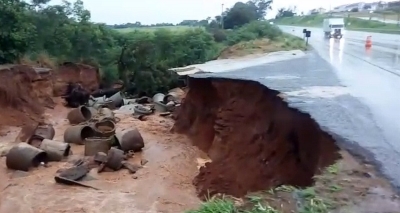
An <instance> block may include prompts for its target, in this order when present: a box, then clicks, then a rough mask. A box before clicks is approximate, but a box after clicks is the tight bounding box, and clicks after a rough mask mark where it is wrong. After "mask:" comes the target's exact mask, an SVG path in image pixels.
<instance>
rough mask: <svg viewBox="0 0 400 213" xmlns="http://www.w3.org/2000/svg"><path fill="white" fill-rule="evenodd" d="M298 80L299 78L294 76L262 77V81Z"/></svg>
mask: <svg viewBox="0 0 400 213" xmlns="http://www.w3.org/2000/svg"><path fill="white" fill-rule="evenodd" d="M297 78H299V77H298V76H293V75H279V76H267V77H262V79H273V80H289V79H297Z"/></svg>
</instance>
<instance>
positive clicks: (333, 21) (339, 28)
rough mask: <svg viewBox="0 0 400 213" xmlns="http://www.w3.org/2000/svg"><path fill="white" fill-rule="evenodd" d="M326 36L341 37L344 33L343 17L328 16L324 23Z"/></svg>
mask: <svg viewBox="0 0 400 213" xmlns="http://www.w3.org/2000/svg"><path fill="white" fill-rule="evenodd" d="M323 30H324V34H325V38H338V39H341V38H342V37H343V33H344V19H343V18H326V19H324V23H323Z"/></svg>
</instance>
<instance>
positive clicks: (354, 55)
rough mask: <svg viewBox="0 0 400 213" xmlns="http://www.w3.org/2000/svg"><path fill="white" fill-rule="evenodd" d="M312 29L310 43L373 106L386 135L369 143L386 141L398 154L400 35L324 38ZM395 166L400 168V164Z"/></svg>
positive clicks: (352, 33) (347, 34) (348, 34)
mask: <svg viewBox="0 0 400 213" xmlns="http://www.w3.org/2000/svg"><path fill="white" fill-rule="evenodd" d="M293 29H294V31H293ZM302 29H303V28H293V27H290V28H287V27H283V30H284V31H287V32H290V33H293V34H296V35H301V32H302ZM310 30H311V31H312V38H311V39H310V44H311V45H312V46H313V47H314V48H315V50H316V51H317V52H318V53H319V55H320V56H321V57H322V58H324V59H325V60H326V61H327V62H329V63H330V64H331V66H332V67H333V68H334V71H335V73H336V75H337V76H338V78H339V79H340V81H341V83H343V84H344V85H345V86H347V87H348V88H349V89H350V91H351V94H352V95H353V96H355V97H359V99H360V100H361V101H362V102H363V103H365V104H366V105H367V106H368V107H369V108H370V111H371V112H372V119H373V120H374V121H375V122H376V123H377V125H378V127H379V128H380V129H381V131H382V133H383V136H384V138H382V139H381V140H380V141H376V142H374V143H375V145H374V144H369V145H372V146H374V147H375V146H379V144H385V145H382V146H386V147H387V148H391V149H392V150H393V152H396V153H398V154H399V153H400V95H399V93H400V60H399V58H400V56H399V54H400V36H399V35H390V34H379V33H368V32H356V31H347V32H345V36H344V39H342V40H340V41H337V40H333V39H329V40H327V39H325V38H324V37H323V33H322V30H321V29H319V28H310ZM369 35H370V36H372V43H373V46H372V48H371V49H370V50H366V48H365V39H366V37H367V36H369ZM356 115H357V114H355V116H356ZM362 145H364V144H362ZM365 145H367V144H365ZM369 145H367V146H365V147H368V146H369ZM399 156H400V154H399ZM389 160H391V161H395V162H391V163H393V164H396V165H399V164H400V158H397V159H389ZM383 163H388V162H386V161H383ZM393 169H397V170H400V167H397V168H393ZM398 178H399V179H400V177H398Z"/></svg>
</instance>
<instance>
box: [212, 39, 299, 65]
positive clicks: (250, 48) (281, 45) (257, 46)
mask: <svg viewBox="0 0 400 213" xmlns="http://www.w3.org/2000/svg"><path fill="white" fill-rule="evenodd" d="M306 49H307V47H306V44H305V41H304V40H303V39H301V38H298V37H296V36H293V35H290V34H284V36H282V37H280V38H279V40H277V41H271V40H269V39H256V40H251V41H243V42H240V43H238V44H235V45H233V46H231V47H228V48H226V49H225V50H224V51H222V53H221V54H220V56H219V57H218V58H219V59H228V58H238V57H243V56H246V55H254V54H263V53H270V52H276V51H284V50H286V51H288V50H306Z"/></svg>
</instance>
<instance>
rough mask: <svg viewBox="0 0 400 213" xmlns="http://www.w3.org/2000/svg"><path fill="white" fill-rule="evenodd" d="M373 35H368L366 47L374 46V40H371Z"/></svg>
mask: <svg viewBox="0 0 400 213" xmlns="http://www.w3.org/2000/svg"><path fill="white" fill-rule="evenodd" d="M371 38H372V37H371V36H367V40H366V41H365V47H367V48H370V47H372V40H371Z"/></svg>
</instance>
